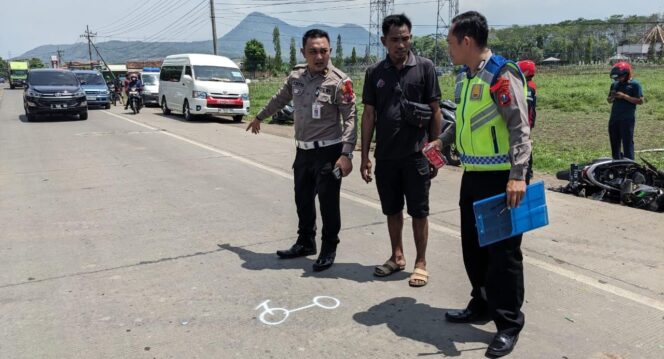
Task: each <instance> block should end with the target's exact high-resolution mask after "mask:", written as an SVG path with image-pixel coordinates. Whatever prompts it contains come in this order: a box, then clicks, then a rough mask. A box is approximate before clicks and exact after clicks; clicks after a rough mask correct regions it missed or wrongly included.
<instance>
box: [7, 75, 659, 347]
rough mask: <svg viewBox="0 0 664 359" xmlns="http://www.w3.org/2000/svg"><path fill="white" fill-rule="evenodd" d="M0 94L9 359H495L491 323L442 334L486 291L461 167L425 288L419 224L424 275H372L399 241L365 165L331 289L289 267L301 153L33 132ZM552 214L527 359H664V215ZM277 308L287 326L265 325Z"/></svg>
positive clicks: (529, 258) (198, 131)
mask: <svg viewBox="0 0 664 359" xmlns="http://www.w3.org/2000/svg"><path fill="white" fill-rule="evenodd" d="M0 93H1V94H0V97H1V99H0V233H1V237H0V258H1V259H2V260H1V261H0V319H1V322H2V328H1V329H0V357H2V358H313V357H319V358H411V357H420V356H425V357H445V356H459V357H462V358H479V357H483V355H484V351H485V349H486V347H487V344H488V342H489V341H490V340H491V338H492V336H493V332H494V330H495V328H494V326H493V324H492V323H487V324H484V325H463V324H450V323H447V322H445V320H444V317H443V314H444V312H445V310H446V309H448V308H460V307H463V306H464V305H465V304H466V302H467V300H468V295H469V291H470V287H469V284H468V281H467V278H466V274H465V271H464V268H463V263H462V260H461V246H460V240H459V237H458V231H459V226H458V222H459V218H458V217H459V213H458V204H457V203H458V190H459V181H460V176H461V172H460V171H459V170H458V169H444V170H443V171H441V173H440V175H439V176H438V178H436V179H435V180H434V183H433V186H432V192H431V199H432V205H431V209H432V212H433V215H432V216H431V218H430V220H431V226H430V239H429V248H428V252H427V253H428V255H427V258H428V269H429V272H430V275H431V277H430V282H429V284H428V285H427V286H426V287H424V288H419V289H416V288H410V287H409V286H408V283H407V276H408V273H407V272H409V271H410V270H411V269H412V265H413V262H412V260H413V259H414V245H413V242H412V234H411V233H410V230H409V226H408V225H407V226H406V228H407V229H408V230H407V231H406V232H405V235H404V240H405V246H406V255H407V257H406V260H407V261H409V262H408V265H407V269H408V270H407V271H406V272H404V273H399V274H396V275H394V276H392V277H388V278H384V279H379V278H375V277H374V276H372V270H373V266H375V265H377V264H380V263H382V262H383V261H384V260H385V259H386V258H387V257H388V256H389V239H388V236H387V228H386V223H385V217H384V216H383V215H382V214H381V211H380V209H379V208H380V207H379V203H378V196H377V192H376V188H375V185H374V184H370V185H367V184H365V183H364V182H363V181H361V179H360V176H359V173H358V171H357V168H358V167H359V161H358V159H356V160H354V165H355V166H356V168H355V170H354V172H353V173H352V174H351V175H350V177H348V178H346V179H344V182H343V185H342V193H343V194H342V196H343V198H342V227H343V228H342V233H341V235H340V236H341V240H342V242H341V244H340V246H339V250H338V253H337V263H335V265H334V266H333V267H332V268H331V269H330V270H327V271H325V272H321V273H315V272H312V270H311V264H312V262H313V260H314V259H315V257H313V256H312V257H309V258H301V259H295V260H288V261H286V260H279V259H277V257H276V256H275V254H274V251H275V250H276V249H283V248H287V247H289V246H290V245H291V244H292V243H293V242H294V240H295V238H296V234H295V229H296V224H297V218H296V215H295V205H294V202H293V183H292V172H291V164H292V160H293V158H294V153H295V150H294V146H293V140H292V139H289V138H286V137H283V136H274V135H270V134H268V133H264V134H261V135H259V136H253V135H250V134H247V133H246V132H245V131H244V126H246V124H234V123H232V122H231V121H228V120H224V119H220V118H213V119H203V120H197V121H194V122H184V121H183V120H182V118H181V117H178V116H163V115H161V113H160V111H159V110H158V109H154V108H147V109H144V110H143V111H142V112H141V113H140V114H139V115H132V114H129V113H128V111H124V110H122V108H120V107H114V108H112V109H111V110H109V111H106V110H91V111H90V117H89V119H88V120H87V121H79V120H76V119H75V118H48V119H43V120H41V121H38V122H27V121H26V118H25V116H24V115H23V109H22V99H21V95H22V91H21V90H9V89H7V88H5V89H4V92H3V90H0ZM266 132H271V130H270V129H269V126H268V128H267V129H266ZM547 198H548V203H549V215H550V221H551V224H550V225H549V226H548V227H545V228H543V229H540V230H537V231H535V232H532V233H529V234H527V235H526V236H524V243H523V251H524V255H525V259H524V261H525V263H526V264H525V275H526V303H525V305H524V308H523V310H524V312H525V314H526V327H525V329H524V331H523V332H522V334H521V336H520V339H519V343H518V345H517V348H516V350H515V352H514V353H513V354H512V356H511V357H514V358H569V359H571V358H661V357H664V280H663V278H664V242H663V238H664V235H663V234H662V233H664V223H663V221H662V220H663V219H664V217H662V214H657V213H650V212H645V211H640V210H635V209H630V208H625V207H620V206H616V205H611V204H605V203H598V202H594V201H590V200H587V199H581V198H575V197H571V196H567V195H561V194H557V193H553V192H547ZM319 228H320V227H319ZM317 296H331V297H333V298H335V299H337V300H338V303H339V305H338V307H335V308H333V309H326V308H323V307H321V306H324V307H328V308H329V307H333V306H335V305H336V302H335V301H334V300H332V299H329V298H328V299H325V298H323V299H320V301H319V302H318V303H319V304H320V305H321V306H315V305H313V306H312V305H311V304H312V300H313V298H314V297H317ZM266 300H270V302H269V303H268V304H267V305H268V306H269V307H271V308H285V309H287V310H290V312H289V315H288V317H287V318H285V320H284V321H283V322H281V323H280V324H274V325H268V324H265V323H263V322H261V320H260V314H261V312H262V310H263V309H260V308H259V309H256V307H257V306H259V305H260V304H261V303H263V302H264V301H266ZM274 313H275V314H274V315H269V314H268V315H266V316H264V318H263V319H264V320H265V321H267V322H269V321H272V322H275V321H279V320H281V319H284V315H283V312H279V311H275V312H274Z"/></svg>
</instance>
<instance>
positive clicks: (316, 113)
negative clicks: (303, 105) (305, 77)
mask: <svg viewBox="0 0 664 359" xmlns="http://www.w3.org/2000/svg"><path fill="white" fill-rule="evenodd" d="M322 107H323V105H321V104H320V102H314V103H313V104H312V105H311V118H313V119H314V120H320V111H321V108H322Z"/></svg>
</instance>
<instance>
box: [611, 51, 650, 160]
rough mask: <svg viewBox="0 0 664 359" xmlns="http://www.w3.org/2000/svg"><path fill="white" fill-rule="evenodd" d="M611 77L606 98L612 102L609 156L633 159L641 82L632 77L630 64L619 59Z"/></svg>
mask: <svg viewBox="0 0 664 359" xmlns="http://www.w3.org/2000/svg"><path fill="white" fill-rule="evenodd" d="M611 79H612V80H613V83H612V84H611V88H610V89H609V97H607V99H606V100H607V101H608V102H609V103H610V104H612V105H611V117H610V118H609V140H610V142H611V156H612V157H613V159H620V158H623V157H625V158H629V159H632V160H633V159H634V125H635V123H636V105H641V104H643V89H642V88H641V84H640V83H639V82H638V81H637V80H635V79H633V78H632V66H631V65H630V64H629V63H627V62H622V61H621V62H618V63H616V64H615V65H613V68H612V69H611ZM621 144H622V150H623V152H622V153H621V152H620V145H621Z"/></svg>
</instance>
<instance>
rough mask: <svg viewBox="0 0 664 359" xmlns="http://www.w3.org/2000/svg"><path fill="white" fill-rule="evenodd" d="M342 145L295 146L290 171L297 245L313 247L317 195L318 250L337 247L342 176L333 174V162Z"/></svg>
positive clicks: (325, 250) (328, 249)
mask: <svg viewBox="0 0 664 359" xmlns="http://www.w3.org/2000/svg"><path fill="white" fill-rule="evenodd" d="M341 148H342V144H341V143H339V144H336V145H332V146H327V147H322V148H316V149H311V150H302V149H299V148H298V149H297V154H296V155H295V162H294V163H293V173H294V180H295V205H296V206H297V216H298V219H299V223H298V231H297V234H298V238H297V244H300V245H303V246H305V247H307V248H316V203H315V198H316V195H318V201H319V203H320V215H321V218H322V220H323V231H322V232H323V236H322V246H321V252H332V251H335V250H336V247H337V243H339V237H338V235H339V230H340V229H341V213H340V210H339V191H340V189H341V179H337V178H336V177H335V176H334V173H333V170H334V165H335V163H336V162H337V160H338V159H339V156H341Z"/></svg>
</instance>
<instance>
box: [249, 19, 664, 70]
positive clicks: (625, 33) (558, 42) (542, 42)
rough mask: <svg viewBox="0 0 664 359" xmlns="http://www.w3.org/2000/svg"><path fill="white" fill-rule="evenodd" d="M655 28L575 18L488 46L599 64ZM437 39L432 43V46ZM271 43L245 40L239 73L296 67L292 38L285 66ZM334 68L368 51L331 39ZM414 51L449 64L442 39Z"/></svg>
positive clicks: (519, 30) (423, 41) (494, 37)
mask: <svg viewBox="0 0 664 359" xmlns="http://www.w3.org/2000/svg"><path fill="white" fill-rule="evenodd" d="M657 23H664V13H662V14H652V15H649V16H636V15H631V16H626V15H613V16H611V17H609V18H607V19H605V20H588V19H583V18H580V19H577V20H567V21H563V22H559V23H557V24H546V25H528V26H517V25H515V26H509V27H504V28H499V27H494V28H491V30H490V34H489V46H490V47H491V49H492V50H493V51H494V52H495V53H498V54H500V55H502V56H504V57H506V58H509V59H514V60H522V59H531V60H533V61H535V62H540V61H542V60H543V59H545V58H547V57H556V58H558V59H560V60H561V61H562V62H563V63H568V64H577V63H585V64H590V63H604V62H606V61H607V60H608V59H609V58H610V57H611V56H613V55H615V54H616V50H617V47H618V46H621V45H626V44H636V43H638V42H639V41H640V40H641V38H642V37H643V36H644V35H645V33H646V32H647V31H648V30H650V29H651V28H652V27H653V26H655V25H656V24H657ZM436 40H437V41H436ZM272 43H273V45H274V49H275V56H274V57H270V56H268V55H267V53H266V52H265V47H264V46H263V44H262V43H261V42H260V41H258V40H256V39H252V40H249V41H248V42H247V43H246V45H245V48H244V63H243V64H244V68H245V70H246V71H249V72H256V71H262V72H271V73H272V74H274V75H277V74H283V73H286V72H288V71H289V70H290V69H291V68H293V66H295V64H296V63H297V45H296V41H295V38H291V41H290V51H289V61H288V62H283V60H282V53H281V42H280V33H279V28H278V27H275V28H274V30H273V32H272ZM335 45H336V46H334V48H335V54H334V56H333V57H332V62H333V64H334V65H335V66H336V67H338V68H340V69H344V68H347V67H353V66H358V65H368V64H371V63H374V62H375V61H376V58H375V56H372V55H370V53H369V46H368V45H367V46H366V48H365V52H364V55H363V56H358V54H357V49H356V48H355V47H353V48H352V50H351V54H350V56H347V57H346V56H344V48H343V43H342V39H341V35H338V36H337V38H336V44H335ZM650 45H651V46H650V48H649V51H648V53H647V61H648V62H653V63H664V44H663V45H661V46H660V49H659V51H657V52H656V51H655V47H656V46H655V43H654V42H653V43H652V44H650ZM412 49H413V52H414V53H416V54H417V55H420V56H423V57H426V58H429V59H432V60H436V65H438V66H445V65H448V64H449V60H448V57H447V41H446V39H445V38H438V39H436V36H435V35H433V34H431V35H424V36H414V37H413V43H412Z"/></svg>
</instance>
